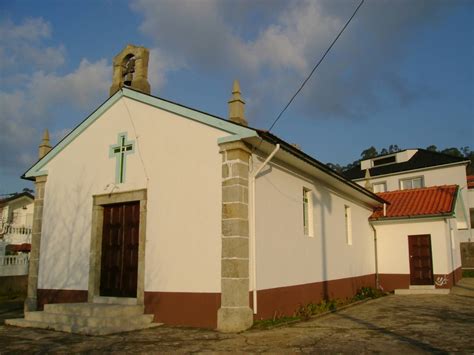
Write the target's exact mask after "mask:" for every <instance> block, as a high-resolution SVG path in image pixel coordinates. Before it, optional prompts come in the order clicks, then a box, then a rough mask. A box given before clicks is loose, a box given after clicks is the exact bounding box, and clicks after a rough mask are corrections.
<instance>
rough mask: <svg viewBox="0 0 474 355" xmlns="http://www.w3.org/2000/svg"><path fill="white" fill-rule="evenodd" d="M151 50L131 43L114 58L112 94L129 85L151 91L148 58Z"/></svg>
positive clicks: (146, 92)
mask: <svg viewBox="0 0 474 355" xmlns="http://www.w3.org/2000/svg"><path fill="white" fill-rule="evenodd" d="M149 59H150V51H149V50H148V49H147V48H145V47H137V46H134V45H131V44H129V45H128V46H127V47H125V48H124V49H123V50H122V51H121V52H120V53H119V54H117V55H116V56H115V58H114V62H113V78H112V86H111V87H110V96H112V95H113V94H115V93H116V92H117V91H118V90H120V89H121V88H123V87H129V88H131V89H134V90H138V91H141V92H143V93H145V94H149V93H150V83H149V82H148V60H149Z"/></svg>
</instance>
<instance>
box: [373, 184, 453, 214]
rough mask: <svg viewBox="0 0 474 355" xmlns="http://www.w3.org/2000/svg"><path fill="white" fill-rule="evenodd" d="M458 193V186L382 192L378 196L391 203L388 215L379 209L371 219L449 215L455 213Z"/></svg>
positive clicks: (388, 206)
mask: <svg viewBox="0 0 474 355" xmlns="http://www.w3.org/2000/svg"><path fill="white" fill-rule="evenodd" d="M457 191H458V186H457V185H449V186H448V185H444V186H432V187H425V188H422V189H412V190H397V191H389V192H381V193H378V194H377V195H378V196H380V197H382V198H383V199H384V200H386V201H388V202H389V203H390V205H387V208H386V209H387V211H386V215H385V216H384V215H383V208H378V209H376V210H375V211H374V213H372V216H370V219H384V218H410V217H421V216H433V215H434V216H436V215H449V214H451V213H452V212H453V209H454V206H455V202H456V195H457Z"/></svg>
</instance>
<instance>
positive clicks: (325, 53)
mask: <svg viewBox="0 0 474 355" xmlns="http://www.w3.org/2000/svg"><path fill="white" fill-rule="evenodd" d="M364 1H365V0H361V2H360V3H359V6H357V7H356V9H355V10H354V13H353V14H352V16H351V17H350V18H349V20H347V22H346V24H345V25H344V27H343V28H342V29H341V31H340V32H339V34H338V35H337V36H336V38H334V40H333V41H332V43H331V45H330V46H329V47H328V49H327V50H326V52H324V54H323V56H322V57H321V59H319V61H318V62H317V63H316V65H315V66H314V68H313V70H311V73H309V75H308V77H307V78H306V79H305V80H304V81H303V83H302V84H301V86H300V88H299V89H298V90H297V91H296V93H295V94H294V95H293V97H292V98H291V99H290V101H288V103H287V104H286V106H285V107H284V108H283V110H282V111H281V112H280V113H279V114H278V116H277V118H276V119H275V121H273V123H272V125H271V126H270V128H269V129H268V131H269V132H270V131H271V130H272V128H273V127H274V126H275V125H276V124H277V122H278V121H279V120H280V118H281V116H282V115H283V113H284V112H285V111H286V109H287V108H288V107H289V106H290V105H291V103H292V102H293V100H294V99H295V97H296V96H297V95H298V94H299V93H300V91H301V90H302V89H303V88H304V86H305V85H306V83H307V82H308V80H309V79H310V78H311V76H312V75H313V73H314V72H315V71H316V69H318V67H319V65H320V64H321V63H322V61H323V60H324V58H326V55H327V54H328V53H329V51H330V50H331V48H332V47H333V46H334V44H335V43H336V41H337V40H338V39H339V37H341V35H342V33H343V32H344V30H345V29H346V27H347V26H348V25H349V23H350V22H351V21H352V19H353V18H354V16H355V15H356V13H357V11H359V9H360V7H361V6H362V4H363V3H364Z"/></svg>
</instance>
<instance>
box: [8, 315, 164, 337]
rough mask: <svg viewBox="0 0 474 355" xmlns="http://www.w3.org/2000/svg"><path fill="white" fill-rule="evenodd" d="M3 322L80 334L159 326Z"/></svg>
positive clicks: (19, 320)
mask: <svg viewBox="0 0 474 355" xmlns="http://www.w3.org/2000/svg"><path fill="white" fill-rule="evenodd" d="M5 324H7V325H12V326H15V327H22V328H40V329H50V330H56V331H60V332H67V333H74V334H82V335H94V336H97V335H109V334H115V333H123V332H130V331H134V330H142V329H148V328H154V327H159V326H160V325H162V324H161V323H149V324H141V325H133V324H127V323H124V324H122V325H120V326H119V327H88V326H77V325H71V324H62V323H47V322H39V321H31V320H26V319H24V318H18V319H7V320H5Z"/></svg>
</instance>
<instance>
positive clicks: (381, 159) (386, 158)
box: [372, 155, 396, 166]
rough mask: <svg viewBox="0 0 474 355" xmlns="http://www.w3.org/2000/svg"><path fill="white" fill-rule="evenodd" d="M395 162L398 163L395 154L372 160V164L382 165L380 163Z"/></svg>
mask: <svg viewBox="0 0 474 355" xmlns="http://www.w3.org/2000/svg"><path fill="white" fill-rule="evenodd" d="M393 163H396V157H395V155H392V156H391V157H385V158H380V159H374V160H372V166H380V165H387V164H393Z"/></svg>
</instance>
